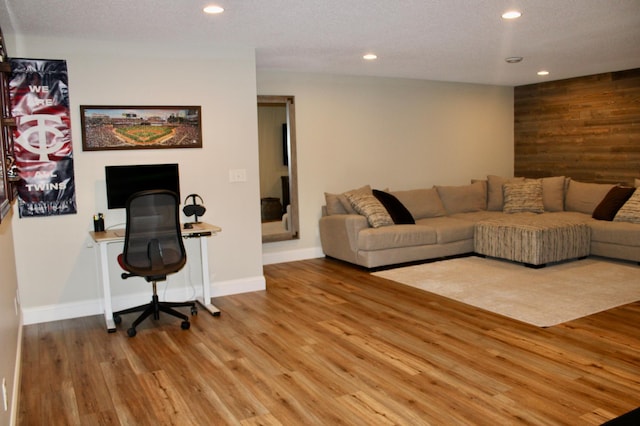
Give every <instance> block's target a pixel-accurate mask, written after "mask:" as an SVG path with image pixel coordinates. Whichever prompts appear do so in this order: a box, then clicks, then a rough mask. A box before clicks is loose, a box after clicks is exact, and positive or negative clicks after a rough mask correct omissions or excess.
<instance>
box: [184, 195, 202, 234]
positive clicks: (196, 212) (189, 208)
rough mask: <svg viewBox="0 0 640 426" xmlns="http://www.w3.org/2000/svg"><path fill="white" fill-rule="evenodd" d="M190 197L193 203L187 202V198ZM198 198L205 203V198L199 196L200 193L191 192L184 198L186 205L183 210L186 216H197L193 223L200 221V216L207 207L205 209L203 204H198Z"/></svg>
mask: <svg viewBox="0 0 640 426" xmlns="http://www.w3.org/2000/svg"><path fill="white" fill-rule="evenodd" d="M189 198H191V204H187V200H188V199H189ZM196 198H198V199H199V200H200V202H201V203H203V204H204V200H203V199H202V197H201V196H199V195H198V194H189V195H187V198H185V199H184V203H185V206H184V207H183V208H182V212H183V213H184V214H185V215H186V216H195V217H194V219H195V220H194V221H193V223H200V222H198V217H199V216H202V215H204V213H205V212H206V211H207V209H205V208H204V206H203V205H201V204H197V203H196ZM186 225H187V224H185V228H187V226H186Z"/></svg>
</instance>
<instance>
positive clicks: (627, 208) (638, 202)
mask: <svg viewBox="0 0 640 426" xmlns="http://www.w3.org/2000/svg"><path fill="white" fill-rule="evenodd" d="M613 220H614V222H631V223H640V189H636V190H635V192H634V193H633V195H632V196H631V198H629V199H628V200H627V202H626V203H624V205H623V206H622V207H621V208H620V210H618V213H616V216H615V217H614V218H613Z"/></svg>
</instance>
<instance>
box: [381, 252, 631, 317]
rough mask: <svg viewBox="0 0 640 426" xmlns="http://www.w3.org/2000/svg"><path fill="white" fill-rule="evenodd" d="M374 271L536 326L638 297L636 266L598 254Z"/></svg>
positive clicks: (474, 260) (469, 261) (450, 262)
mask: <svg viewBox="0 0 640 426" xmlns="http://www.w3.org/2000/svg"><path fill="white" fill-rule="evenodd" d="M373 275H375V276H378V277H382V278H386V279H389V280H392V281H396V282H399V283H401V284H406V285H409V286H412V287H416V288H419V289H422V290H425V291H428V292H431V293H435V294H438V295H441V296H444V297H447V298H449V299H454V300H457V301H459V302H463V303H466V304H468V305H472V306H475V307H478V308H481V309H484V310H487V311H491V312H494V313H497V314H500V315H504V316H506V317H509V318H513V319H516V320H519V321H523V322H525V323H528V324H532V325H536V326H538V327H550V326H553V325H557V324H561V323H564V322H567V321H571V320H574V319H576V318H581V317H585V316H587V315H591V314H594V313H597V312H601V311H605V310H607V309H611V308H614V307H616V306H621V305H625V304H627V303H631V302H635V301H637V300H640V267H639V266H637V265H636V264H634V263H625V262H616V261H609V260H603V259H598V258H587V259H583V260H577V261H571V262H565V263H558V264H552V265H549V266H547V267H545V268H542V269H532V268H527V267H525V266H523V265H522V264H519V263H513V262H509V261H505V260H499V259H491V258H482V257H476V256H471V257H464V258H458V259H450V260H443V261H439V262H433V263H425V264H421V265H414V266H407V267H402V268H396V269H391V270H386V271H379V272H374V273H373Z"/></svg>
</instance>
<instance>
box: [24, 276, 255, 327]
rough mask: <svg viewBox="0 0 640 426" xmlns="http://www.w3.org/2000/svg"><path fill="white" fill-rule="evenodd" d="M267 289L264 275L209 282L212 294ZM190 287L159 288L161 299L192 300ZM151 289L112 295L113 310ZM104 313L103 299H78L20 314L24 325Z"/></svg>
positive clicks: (148, 295) (144, 300)
mask: <svg viewBox="0 0 640 426" xmlns="http://www.w3.org/2000/svg"><path fill="white" fill-rule="evenodd" d="M198 287H200V286H199V285H197V286H196V289H198V290H199V291H197V294H196V295H198V296H201V295H202V288H201V287H200V288H198ZM265 289H266V281H265V279H264V277H263V276H256V277H250V278H243V279H240V280H230V281H223V282H216V283H213V284H212V285H211V297H220V296H229V295H232V294H240V293H247V292H250V291H260V290H265ZM193 292H194V291H193V289H192V288H191V287H181V288H175V289H167V290H166V291H165V290H164V289H162V288H158V296H159V297H160V300H165V299H166V300H176V301H180V300H192V299H194V298H195V297H194V294H193ZM150 298H151V292H149V293H146V292H145V293H135V294H128V295H125V296H116V297H113V299H112V306H113V309H114V310H119V309H124V308H126V307H129V306H136V305H141V304H143V303H147V302H149V300H150ZM103 313H104V307H103V304H102V299H93V300H83V301H80V302H71V303H59V304H52V305H44V306H36V307H33V308H25V307H24V306H23V307H22V318H23V321H24V322H23V323H24V325H30V324H39V323H43V322H51V321H58V320H64V319H71V318H80V317H87V316H91V315H100V314H103Z"/></svg>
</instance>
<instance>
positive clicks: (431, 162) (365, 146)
mask: <svg viewBox="0 0 640 426" xmlns="http://www.w3.org/2000/svg"><path fill="white" fill-rule="evenodd" d="M257 87H258V94H259V95H293V96H295V102H296V129H297V149H298V193H299V200H300V240H294V241H286V242H278V243H267V244H265V245H264V247H263V252H264V255H263V261H264V262H265V263H277V262H281V261H285V260H295V259H300V258H304V257H311V256H312V255H314V254H315V255H318V256H319V255H321V251H320V249H319V247H320V238H319V233H318V219H319V217H320V214H321V206H322V205H323V204H324V192H343V191H346V190H349V189H352V188H356V187H359V186H362V185H365V184H370V185H372V186H373V187H374V188H379V189H383V188H390V189H392V190H398V189H409V188H420V187H430V186H432V185H434V184H439V185H459V184H466V183H469V180H470V179H472V178H481V177H484V176H486V175H487V174H497V175H504V176H510V175H513V155H514V154H513V89H512V88H510V87H498V86H483V85H472V84H461V83H441V82H433V81H421V80H405V79H389V78H370V77H347V76H330V75H316V74H299V73H284V72H258V74H257Z"/></svg>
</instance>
